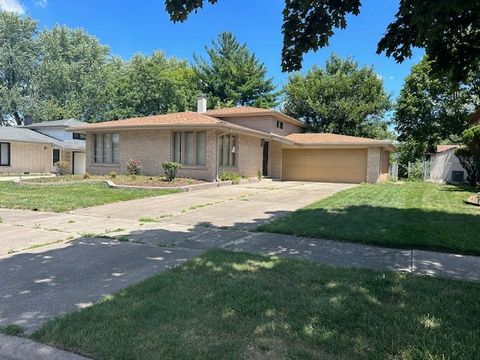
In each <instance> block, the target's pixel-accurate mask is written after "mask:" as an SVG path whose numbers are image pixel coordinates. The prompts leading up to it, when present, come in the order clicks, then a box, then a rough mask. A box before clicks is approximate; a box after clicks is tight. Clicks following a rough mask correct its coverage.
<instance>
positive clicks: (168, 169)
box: [162, 161, 182, 181]
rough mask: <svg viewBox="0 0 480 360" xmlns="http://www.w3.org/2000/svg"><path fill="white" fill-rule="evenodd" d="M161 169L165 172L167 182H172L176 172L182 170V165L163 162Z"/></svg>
mask: <svg viewBox="0 0 480 360" xmlns="http://www.w3.org/2000/svg"><path fill="white" fill-rule="evenodd" d="M162 167H163V171H164V172H165V179H166V180H167V181H173V180H175V179H176V178H177V173H178V170H180V169H181V168H182V164H179V163H177V162H175V161H164V162H163V163H162Z"/></svg>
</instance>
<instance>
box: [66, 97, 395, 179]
mask: <svg viewBox="0 0 480 360" xmlns="http://www.w3.org/2000/svg"><path fill="white" fill-rule="evenodd" d="M303 128H304V125H303V123H302V122H301V121H299V120H296V119H294V118H292V117H289V116H287V115H285V114H283V113H281V112H278V111H274V110H267V109H258V108H252V107H232V108H225V109H215V110H206V98H205V97H199V99H198V111H197V112H191V111H186V112H180V113H172V114H165V115H153V116H145V117H139V118H131V119H124V120H116V121H108V122H102V123H95V124H84V125H81V126H76V127H73V128H71V129H70V130H71V131H75V132H83V133H85V134H86V141H87V143H86V154H87V155H86V170H87V172H89V173H91V174H108V173H109V172H111V171H115V172H117V173H126V171H127V168H126V167H127V162H128V161H129V160H130V159H137V160H140V161H141V162H142V167H143V172H144V174H146V175H162V174H163V170H162V167H161V166H160V163H161V162H163V161H176V162H179V163H181V164H182V165H183V166H182V169H181V170H180V171H179V176H181V177H191V178H196V179H203V180H208V181H214V180H216V179H218V178H219V176H220V175H221V174H222V173H223V172H229V173H237V174H239V175H242V176H245V177H256V176H257V174H258V173H259V172H261V173H262V174H263V175H264V176H268V177H271V178H273V179H281V180H301V181H325V182H350V183H360V182H370V183H375V182H377V181H378V180H379V179H380V178H381V177H383V176H386V174H387V173H388V165H389V154H390V153H391V152H392V151H394V150H395V148H394V146H393V145H392V144H391V142H389V141H384V140H374V139H367V138H359V137H351V136H343V135H336V134H306V133H302V132H303Z"/></svg>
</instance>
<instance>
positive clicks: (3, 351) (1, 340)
mask: <svg viewBox="0 0 480 360" xmlns="http://www.w3.org/2000/svg"><path fill="white" fill-rule="evenodd" d="M0 358H1V359H5V360H27V359H36V360H90V359H89V358H86V357H83V356H80V355H76V354H73V353H70V352H67V351H63V350H60V349H56V348H54V347H51V346H48V345H45V344H41V343H38V342H36V341H33V340H30V339H27V338H22V337H17V336H8V335H2V334H0Z"/></svg>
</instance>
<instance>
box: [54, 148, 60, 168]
mask: <svg viewBox="0 0 480 360" xmlns="http://www.w3.org/2000/svg"><path fill="white" fill-rule="evenodd" d="M59 161H60V150H59V149H53V161H52V164H53V165H55V163H57V162H59Z"/></svg>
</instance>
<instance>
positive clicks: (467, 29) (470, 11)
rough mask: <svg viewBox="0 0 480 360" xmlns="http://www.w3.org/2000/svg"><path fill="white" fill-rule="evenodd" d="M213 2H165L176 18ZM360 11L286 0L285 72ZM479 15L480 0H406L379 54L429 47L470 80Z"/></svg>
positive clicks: (440, 62) (329, 1) (403, 54)
mask: <svg viewBox="0 0 480 360" xmlns="http://www.w3.org/2000/svg"><path fill="white" fill-rule="evenodd" d="M207 1H208V2H209V3H211V4H215V3H216V2H217V0H165V6H166V9H167V11H168V12H169V14H170V18H171V19H172V20H173V21H185V20H186V19H187V18H188V15H189V14H190V13H191V12H192V11H196V10H197V9H198V8H201V7H202V6H203V4H204V2H207ZM360 9H361V1H360V0H340V1H339V0H317V1H311V0H285V8H284V10H283V26H282V32H283V37H284V39H283V50H282V68H283V70H284V71H292V70H299V69H300V68H301V64H302V58H303V55H304V54H305V53H307V52H308V51H310V50H317V49H319V48H322V47H326V46H328V44H329V39H330V37H331V36H332V35H333V33H334V29H336V28H342V29H344V28H345V27H346V26H347V16H348V15H358V14H359V13H360ZM479 14H480V0H435V1H432V0H401V1H400V4H399V9H398V12H397V14H396V15H395V20H394V21H393V22H392V23H391V24H390V25H389V26H388V28H387V31H386V34H385V35H384V36H383V38H382V39H381V40H380V42H379V44H378V48H377V53H381V52H386V54H387V55H388V56H393V58H394V59H395V60H397V61H398V62H402V61H404V60H405V58H408V57H410V56H411V55H412V48H414V47H420V48H424V49H425V51H426V53H427V55H428V56H429V57H430V59H432V61H433V62H434V67H435V69H436V70H438V71H439V72H450V73H452V74H453V75H454V77H455V78H456V79H457V80H464V79H465V77H464V76H465V74H467V73H468V72H469V71H471V70H472V69H473V68H474V67H475V66H476V63H477V62H478V61H479V60H480V46H479V44H480V16H479Z"/></svg>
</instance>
